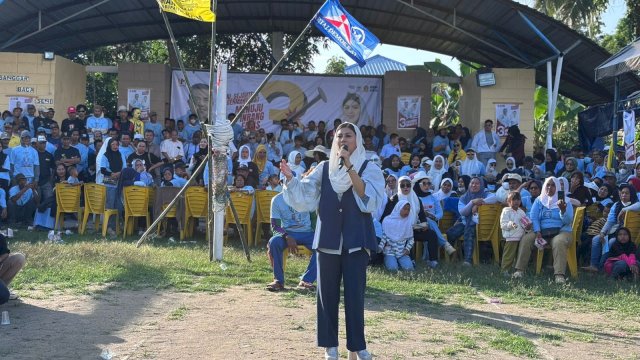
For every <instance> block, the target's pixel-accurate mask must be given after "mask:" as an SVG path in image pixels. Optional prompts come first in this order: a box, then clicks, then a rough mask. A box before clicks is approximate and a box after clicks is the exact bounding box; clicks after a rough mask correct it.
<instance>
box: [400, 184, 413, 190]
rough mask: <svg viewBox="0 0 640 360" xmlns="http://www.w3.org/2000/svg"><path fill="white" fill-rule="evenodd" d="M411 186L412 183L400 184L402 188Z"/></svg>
mask: <svg viewBox="0 0 640 360" xmlns="http://www.w3.org/2000/svg"><path fill="white" fill-rule="evenodd" d="M410 187H411V184H409V183H402V184H400V188H401V189H408V188H410Z"/></svg>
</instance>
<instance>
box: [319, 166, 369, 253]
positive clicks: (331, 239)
mask: <svg viewBox="0 0 640 360" xmlns="http://www.w3.org/2000/svg"><path fill="white" fill-rule="evenodd" d="M367 163H368V160H367V161H365V162H364V164H362V167H361V168H360V171H359V172H358V174H359V175H360V176H362V173H363V172H364V169H365V168H366V167H367ZM320 191H321V193H320V204H319V206H318V218H319V219H320V221H322V226H321V227H320V236H319V239H318V248H322V249H330V250H338V249H339V248H340V236H341V235H342V238H343V243H342V249H343V250H344V249H354V248H366V249H369V250H372V251H376V250H377V249H378V244H377V242H376V232H375V229H374V228H373V218H372V217H371V214H370V213H363V212H362V211H360V208H359V207H358V204H357V203H356V199H355V197H354V194H353V188H349V190H347V191H345V192H344V193H343V194H342V199H341V200H338V194H337V193H336V192H335V191H334V190H333V187H332V186H331V181H330V180H329V162H328V161H326V162H325V163H324V167H323V169H322V186H321V188H320Z"/></svg>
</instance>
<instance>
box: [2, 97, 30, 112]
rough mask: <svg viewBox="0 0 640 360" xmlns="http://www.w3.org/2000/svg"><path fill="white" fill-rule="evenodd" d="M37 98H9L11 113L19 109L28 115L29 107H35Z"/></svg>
mask: <svg viewBox="0 0 640 360" xmlns="http://www.w3.org/2000/svg"><path fill="white" fill-rule="evenodd" d="M35 101H36V100H35V98H33V97H28V96H9V111H11V112H13V109H15V108H17V107H19V108H21V109H22V112H23V113H24V114H26V113H27V105H35Z"/></svg>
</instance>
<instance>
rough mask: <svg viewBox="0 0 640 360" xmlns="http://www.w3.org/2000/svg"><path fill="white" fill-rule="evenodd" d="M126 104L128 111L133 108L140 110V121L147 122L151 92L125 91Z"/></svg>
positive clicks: (142, 90)
mask: <svg viewBox="0 0 640 360" xmlns="http://www.w3.org/2000/svg"><path fill="white" fill-rule="evenodd" d="M127 104H129V105H128V106H129V111H131V109H133V108H138V109H140V120H147V119H148V118H149V112H151V90H150V89H127Z"/></svg>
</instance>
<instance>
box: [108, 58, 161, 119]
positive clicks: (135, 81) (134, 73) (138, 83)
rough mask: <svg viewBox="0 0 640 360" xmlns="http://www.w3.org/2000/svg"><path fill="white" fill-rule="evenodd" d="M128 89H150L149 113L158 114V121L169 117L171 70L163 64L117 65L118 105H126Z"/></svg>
mask: <svg viewBox="0 0 640 360" xmlns="http://www.w3.org/2000/svg"><path fill="white" fill-rule="evenodd" d="M128 89H151V93H150V94H151V97H150V98H151V111H155V112H157V113H158V121H160V122H163V121H164V118H165V117H169V102H170V101H171V68H170V67H169V66H168V65H164V64H133V63H122V64H119V65H118V105H127V92H128Z"/></svg>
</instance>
